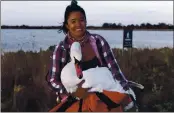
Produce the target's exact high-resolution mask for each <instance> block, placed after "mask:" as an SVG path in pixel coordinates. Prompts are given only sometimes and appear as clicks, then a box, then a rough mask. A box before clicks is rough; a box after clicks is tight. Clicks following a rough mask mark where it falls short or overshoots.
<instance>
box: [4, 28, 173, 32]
mask: <svg viewBox="0 0 174 113" xmlns="http://www.w3.org/2000/svg"><path fill="white" fill-rule="evenodd" d="M12 29H14V30H59V28H1V30H12ZM87 30H124V29H113V28H96V29H94V28H87ZM132 30H133V31H173V29H132Z"/></svg>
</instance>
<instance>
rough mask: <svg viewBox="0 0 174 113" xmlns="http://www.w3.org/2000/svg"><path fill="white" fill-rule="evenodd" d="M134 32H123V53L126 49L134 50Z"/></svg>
mask: <svg viewBox="0 0 174 113" xmlns="http://www.w3.org/2000/svg"><path fill="white" fill-rule="evenodd" d="M132 32H133V30H132V29H128V28H125V29H124V30H123V51H124V48H132V47H133V44H132V40H133V37H132V35H133V33H132ZM123 51H122V55H123ZM131 54H132V53H131Z"/></svg>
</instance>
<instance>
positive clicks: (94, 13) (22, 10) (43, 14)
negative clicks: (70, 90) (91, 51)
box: [1, 1, 173, 26]
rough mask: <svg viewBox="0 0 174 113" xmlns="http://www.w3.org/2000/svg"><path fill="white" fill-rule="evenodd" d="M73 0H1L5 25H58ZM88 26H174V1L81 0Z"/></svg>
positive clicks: (2, 22) (2, 17)
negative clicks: (149, 24) (161, 23)
mask: <svg viewBox="0 0 174 113" xmlns="http://www.w3.org/2000/svg"><path fill="white" fill-rule="evenodd" d="M70 2H71V1H1V25H30V26H32V25H36V26H37V25H38V26H40V25H41V26H52V25H53V26H57V25H61V23H62V22H63V20H64V12H65V9H66V6H67V5H69V4H70ZM78 4H79V5H80V6H81V7H82V8H84V10H85V12H86V16H87V25H94V26H101V25H102V24H103V23H104V22H107V23H116V24H118V23H122V24H123V25H130V24H138V25H140V24H141V23H147V22H148V23H151V24H158V23H159V22H164V23H167V24H173V1H78Z"/></svg>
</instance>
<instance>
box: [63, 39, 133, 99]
mask: <svg viewBox="0 0 174 113" xmlns="http://www.w3.org/2000/svg"><path fill="white" fill-rule="evenodd" d="M70 57H71V62H69V63H68V64H67V65H66V66H65V67H64V68H63V69H62V72H61V81H62V84H63V85H64V87H65V88H66V90H67V92H69V93H73V92H75V91H76V90H77V88H78V86H77V84H79V83H80V82H81V81H82V80H85V82H84V83H83V84H82V88H91V87H92V88H91V89H90V90H89V92H95V91H98V92H102V91H103V90H108V91H117V92H120V93H126V94H132V96H133V97H134V99H136V96H135V94H134V92H133V90H132V89H130V88H129V90H127V91H125V90H124V89H123V87H122V86H121V84H120V83H119V81H117V80H114V79H113V76H112V73H111V72H110V71H109V69H108V68H107V67H96V68H91V69H88V70H85V71H83V72H82V71H81V69H80V66H79V62H80V61H81V59H82V53H81V46H80V44H79V43H78V42H74V43H73V44H72V45H71V49H70ZM80 78H81V79H80Z"/></svg>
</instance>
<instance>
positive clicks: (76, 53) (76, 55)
mask: <svg viewBox="0 0 174 113" xmlns="http://www.w3.org/2000/svg"><path fill="white" fill-rule="evenodd" d="M70 57H71V60H72V62H73V63H74V64H75V69H76V72H77V77H78V78H80V79H81V78H82V77H83V75H82V69H81V67H80V62H81V60H82V51H81V46H80V43H79V42H74V43H72V45H71V49H70Z"/></svg>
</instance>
